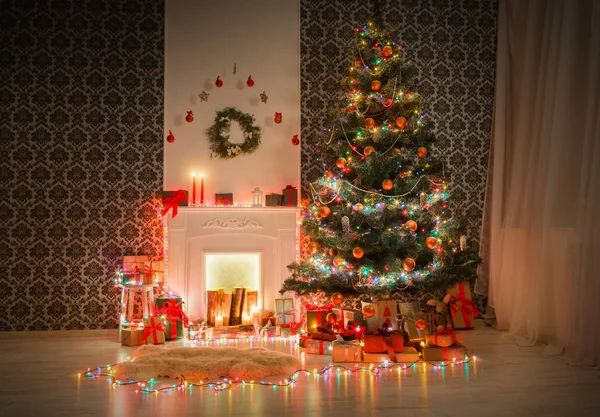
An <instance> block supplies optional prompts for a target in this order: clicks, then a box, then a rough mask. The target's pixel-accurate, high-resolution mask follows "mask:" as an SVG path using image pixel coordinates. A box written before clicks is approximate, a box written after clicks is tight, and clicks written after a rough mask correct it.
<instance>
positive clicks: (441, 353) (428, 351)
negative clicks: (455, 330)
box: [422, 345, 466, 361]
mask: <svg viewBox="0 0 600 417" xmlns="http://www.w3.org/2000/svg"><path fill="white" fill-rule="evenodd" d="M422 354H423V360H426V361H452V360H454V359H456V360H457V361H458V360H463V359H464V358H465V354H466V349H465V347H464V346H459V345H454V346H448V347H439V346H425V347H423V351H422Z"/></svg>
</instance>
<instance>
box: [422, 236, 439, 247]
mask: <svg viewBox="0 0 600 417" xmlns="http://www.w3.org/2000/svg"><path fill="white" fill-rule="evenodd" d="M437 244H438V241H437V239H436V238H434V237H432V236H429V237H428V238H427V239H425V246H427V249H433V248H435V247H436V246H437Z"/></svg>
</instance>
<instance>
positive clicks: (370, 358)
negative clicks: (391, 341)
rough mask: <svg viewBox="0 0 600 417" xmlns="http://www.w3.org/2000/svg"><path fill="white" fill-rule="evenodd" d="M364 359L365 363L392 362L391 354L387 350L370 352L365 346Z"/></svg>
mask: <svg viewBox="0 0 600 417" xmlns="http://www.w3.org/2000/svg"><path fill="white" fill-rule="evenodd" d="M362 361H363V362H365V363H384V362H390V361H391V359H390V355H388V354H387V352H377V353H369V352H365V350H364V348H363V352H362Z"/></svg>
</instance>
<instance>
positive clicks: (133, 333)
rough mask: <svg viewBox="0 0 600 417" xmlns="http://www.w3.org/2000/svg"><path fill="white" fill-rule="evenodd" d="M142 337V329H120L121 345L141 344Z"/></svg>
mask: <svg viewBox="0 0 600 417" xmlns="http://www.w3.org/2000/svg"><path fill="white" fill-rule="evenodd" d="M143 337H144V329H137V328H131V329H123V330H121V344H122V345H123V346H139V345H143V344H144V342H143V341H142V338H143Z"/></svg>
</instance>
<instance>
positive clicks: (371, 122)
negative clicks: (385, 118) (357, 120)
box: [365, 117, 375, 129]
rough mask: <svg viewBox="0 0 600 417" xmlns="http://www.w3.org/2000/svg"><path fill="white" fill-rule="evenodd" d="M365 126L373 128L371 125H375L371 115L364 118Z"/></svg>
mask: <svg viewBox="0 0 600 417" xmlns="http://www.w3.org/2000/svg"><path fill="white" fill-rule="evenodd" d="M365 126H366V127H367V128H368V129H373V127H375V120H373V118H372V117H369V118H367V119H365Z"/></svg>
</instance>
